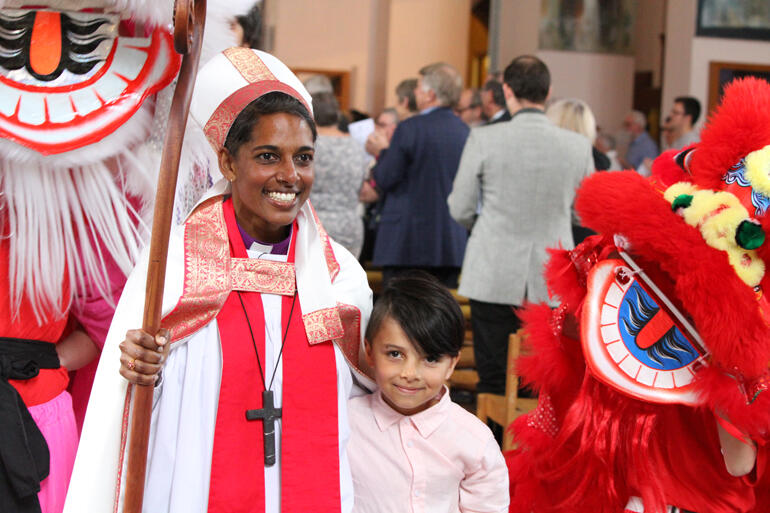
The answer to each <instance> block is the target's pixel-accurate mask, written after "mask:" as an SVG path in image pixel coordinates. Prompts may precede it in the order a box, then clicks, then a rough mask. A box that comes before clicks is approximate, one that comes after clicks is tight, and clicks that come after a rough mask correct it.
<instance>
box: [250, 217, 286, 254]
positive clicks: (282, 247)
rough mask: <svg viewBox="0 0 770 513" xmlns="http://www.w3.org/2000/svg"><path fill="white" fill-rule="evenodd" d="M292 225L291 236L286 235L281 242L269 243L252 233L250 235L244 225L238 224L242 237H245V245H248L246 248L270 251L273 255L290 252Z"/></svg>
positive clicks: (264, 251)
mask: <svg viewBox="0 0 770 513" xmlns="http://www.w3.org/2000/svg"><path fill="white" fill-rule="evenodd" d="M292 228H293V226H292V227H290V228H289V236H288V237H286V238H285V239H284V240H282V241H281V242H276V243H275V244H267V243H265V242H260V241H258V240H257V239H255V238H254V237H252V236H251V235H249V234H248V233H247V232H246V230H244V229H243V227H242V226H241V225H240V224H239V225H238V231H239V232H241V238H242V239H243V245H244V246H245V247H246V249H253V250H256V251H260V252H262V253H270V254H273V255H286V254H288V252H289V243H290V242H291V232H292Z"/></svg>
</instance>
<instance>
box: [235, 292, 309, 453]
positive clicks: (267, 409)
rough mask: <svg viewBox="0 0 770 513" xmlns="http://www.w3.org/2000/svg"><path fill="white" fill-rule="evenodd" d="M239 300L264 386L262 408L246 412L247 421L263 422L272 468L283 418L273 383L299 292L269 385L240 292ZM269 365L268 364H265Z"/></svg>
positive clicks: (266, 447)
mask: <svg viewBox="0 0 770 513" xmlns="http://www.w3.org/2000/svg"><path fill="white" fill-rule="evenodd" d="M236 294H238V299H239V300H240V302H241V308H242V309H243V315H244V316H245V317H246V324H247V325H248V327H249V335H251V343H252V345H253V346H254V353H255V354H256V355H257V367H258V368H259V376H260V377H261V378H262V386H263V387H264V391H263V392H262V408H260V409H258V410H246V420H261V421H262V435H263V442H264V453H265V466H266V467H270V466H272V465H275V420H276V419H280V418H281V408H276V407H275V405H274V403H273V391H272V390H271V388H273V381H275V374H276V372H277V371H278V366H279V365H280V364H281V357H282V356H283V347H284V346H285V345H286V337H287V335H288V334H289V326H291V318H292V315H293V314H294V304H295V303H296V302H297V292H296V291H295V292H294V296H293V297H292V300H291V309H290V310H289V319H288V321H287V322H286V329H285V330H284V332H283V340H282V341H281V350H280V352H279V353H278V359H277V360H276V362H275V367H274V368H273V375H272V377H271V378H270V384H269V385H268V384H267V381H266V380H265V372H266V371H267V367H265V371H263V370H262V361H261V360H260V358H259V351H258V350H257V342H256V340H255V339H254V330H252V329H251V321H250V320H249V314H248V312H246V305H244V304H243V297H242V296H241V293H240V292H239V291H236ZM265 364H267V362H265Z"/></svg>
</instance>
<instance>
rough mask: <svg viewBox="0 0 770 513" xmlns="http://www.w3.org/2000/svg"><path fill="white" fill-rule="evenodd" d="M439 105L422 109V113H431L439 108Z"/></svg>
mask: <svg viewBox="0 0 770 513" xmlns="http://www.w3.org/2000/svg"><path fill="white" fill-rule="evenodd" d="M439 107H440V106H439V105H434V106H433V107H428V108H427V109H422V110H421V111H420V114H430V113H431V112H433V111H434V110H436V109H438V108H439Z"/></svg>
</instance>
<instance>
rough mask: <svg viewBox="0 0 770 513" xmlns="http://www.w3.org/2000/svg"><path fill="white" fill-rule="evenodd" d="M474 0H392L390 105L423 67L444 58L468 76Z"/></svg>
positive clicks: (388, 103)
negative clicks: (398, 89) (405, 82)
mask: <svg viewBox="0 0 770 513" xmlns="http://www.w3.org/2000/svg"><path fill="white" fill-rule="evenodd" d="M470 16H471V0H391V1H390V27H389V30H388V51H387V78H386V81H385V98H386V105H394V104H395V102H396V93H395V89H396V86H397V85H398V83H399V82H401V81H402V80H404V79H405V78H417V76H418V71H419V70H420V68H422V67H423V66H425V65H427V64H431V63H433V62H438V61H444V62H447V63H449V64H451V65H452V66H454V67H455V68H457V70H458V71H459V72H460V75H461V76H462V77H465V76H466V75H467V66H468V31H469V27H470Z"/></svg>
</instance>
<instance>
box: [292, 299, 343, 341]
mask: <svg viewBox="0 0 770 513" xmlns="http://www.w3.org/2000/svg"><path fill="white" fill-rule="evenodd" d="M302 322H303V323H304V324H305V333H307V340H308V342H309V343H310V345H315V344H319V343H321V342H326V341H327V340H336V339H338V338H342V336H343V335H344V334H345V330H344V329H343V328H342V320H341V319H340V312H339V310H338V309H337V307H336V306H335V307H331V308H323V309H321V310H316V311H315V312H310V313H309V314H305V315H303V316H302Z"/></svg>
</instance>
